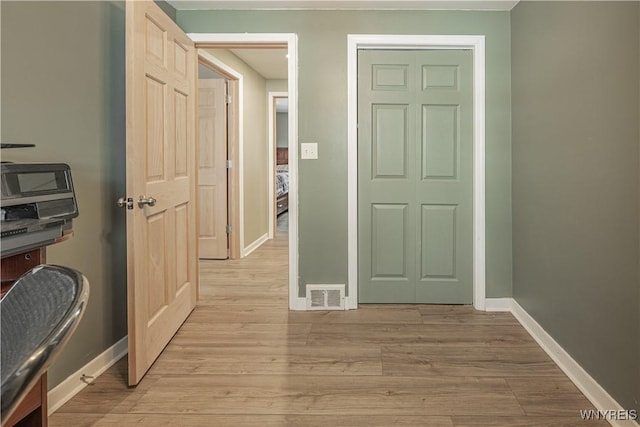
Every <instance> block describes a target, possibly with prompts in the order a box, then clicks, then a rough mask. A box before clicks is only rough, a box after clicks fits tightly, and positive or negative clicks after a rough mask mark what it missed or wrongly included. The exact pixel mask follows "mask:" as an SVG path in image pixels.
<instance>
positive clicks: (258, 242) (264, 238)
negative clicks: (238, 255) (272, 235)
mask: <svg viewBox="0 0 640 427" xmlns="http://www.w3.org/2000/svg"><path fill="white" fill-rule="evenodd" d="M267 240H269V233H264V234H263V235H262V236H260V237H258V238H257V239H256V241H255V242H253V243H251V244H250V245H248V246H246V247H245V248H244V249H243V250H242V256H243V257H246V256H249V254H251V252H253V251H255V250H256V249H258V248H259V247H260V246H262V244H263V243H264V242H266V241H267Z"/></svg>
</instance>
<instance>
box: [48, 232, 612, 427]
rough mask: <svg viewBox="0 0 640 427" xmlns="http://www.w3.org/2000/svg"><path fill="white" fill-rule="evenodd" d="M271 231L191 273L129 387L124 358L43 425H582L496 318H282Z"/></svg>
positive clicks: (407, 310) (517, 337)
mask: <svg viewBox="0 0 640 427" xmlns="http://www.w3.org/2000/svg"><path fill="white" fill-rule="evenodd" d="M286 254H287V242H286V235H284V234H281V235H280V238H279V239H278V240H275V241H269V242H267V243H266V244H265V245H263V246H262V247H261V248H260V249H258V250H257V251H256V252H254V253H253V254H252V255H251V256H249V257H248V258H245V259H242V260H238V261H223V262H221V261H205V262H202V263H201V266H200V268H201V277H202V291H201V296H200V301H199V304H198V307H197V308H196V309H195V311H194V312H193V314H192V315H191V316H190V317H189V319H188V320H187V321H186V323H185V324H184V325H183V327H182V328H181V330H180V331H179V332H178V333H177V335H176V336H175V337H174V339H173V340H172V341H171V343H170V344H169V346H168V347H167V348H166V349H165V351H164V352H163V354H162V355H161V356H160V358H159V359H158V360H157V361H156V363H155V364H154V366H153V367H152V368H151V370H150V371H149V373H148V374H147V376H146V377H145V378H144V380H143V381H142V382H141V383H140V385H139V386H138V387H136V388H131V389H130V388H127V386H126V360H122V361H120V362H118V363H117V364H116V365H115V366H114V367H113V368H111V369H110V370H108V371H107V372H106V373H105V374H103V375H102V376H101V377H99V378H98V379H97V380H96V381H95V382H94V384H93V385H91V386H89V387H87V388H86V389H85V390H84V391H82V392H81V393H80V394H78V395H77V396H76V397H74V398H73V399H72V400H71V401H69V402H68V403H67V404H66V405H64V406H63V407H62V408H61V409H59V410H58V411H57V412H56V413H55V414H54V415H53V416H52V417H51V418H50V425H51V426H64V427H68V426H153V427H155V426H174V427H175V426H187V427H188V426H239V427H249V426H252V427H254V426H255V427H258V426H259V427H263V426H267V427H268V426H309V427H311V426H316V427H320V426H354V427H357V426H380V427H382V426H554V427H555V426H580V425H584V424H588V425H602V426H606V425H608V424H607V423H606V422H602V421H601V422H589V423H585V422H583V421H581V420H580V417H579V410H581V409H590V408H592V405H591V404H590V403H589V402H588V401H587V400H586V399H585V397H584V396H583V395H582V394H581V393H580V392H579V391H578V390H577V389H576V387H575V386H574V385H573V384H572V383H571V382H570V381H569V380H568V378H567V377H566V376H565V375H564V374H563V373H562V372H561V371H560V370H559V369H558V368H557V367H556V366H555V365H554V364H553V362H552V361H551V360H550V359H549V357H548V356H547V355H546V354H545V353H544V352H543V351H542V349H540V348H539V347H538V346H537V345H536V343H535V342H534V341H533V339H532V338H531V337H530V336H529V335H528V334H527V332H526V331H525V330H524V329H523V328H522V327H521V326H520V325H519V324H518V322H517V321H516V320H515V319H514V318H513V317H512V316H511V315H510V314H507V313H483V312H476V311H474V310H473V309H472V308H470V307H463V306H411V305H385V306H376V305H366V306H361V307H360V309H358V310H355V311H347V312H337V311H331V312H289V311H288V310H287V255H286Z"/></svg>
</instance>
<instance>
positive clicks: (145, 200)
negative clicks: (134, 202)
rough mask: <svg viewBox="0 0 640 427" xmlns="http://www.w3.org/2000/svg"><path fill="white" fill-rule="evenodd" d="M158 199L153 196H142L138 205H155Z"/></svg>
mask: <svg viewBox="0 0 640 427" xmlns="http://www.w3.org/2000/svg"><path fill="white" fill-rule="evenodd" d="M156 201H157V200H156V199H154V198H153V197H147V196H140V197H139V198H138V207H143V206H144V205H149V206H155V205H156Z"/></svg>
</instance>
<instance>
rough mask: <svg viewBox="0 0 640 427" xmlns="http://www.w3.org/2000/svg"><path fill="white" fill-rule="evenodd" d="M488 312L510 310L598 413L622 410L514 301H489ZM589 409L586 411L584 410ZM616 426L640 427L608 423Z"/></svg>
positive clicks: (616, 421)
mask: <svg viewBox="0 0 640 427" xmlns="http://www.w3.org/2000/svg"><path fill="white" fill-rule="evenodd" d="M487 311H509V312H511V313H512V314H513V316H514V317H515V318H516V319H517V320H518V322H520V324H521V325H522V326H523V327H524V328H525V329H526V331H527V332H529V334H530V335H531V336H532V337H533V339H534V340H535V341H536V342H537V343H538V344H539V345H540V347H542V349H543V350H544V351H545V352H546V353H547V354H548V355H549V357H551V359H552V360H553V361H554V362H555V363H556V365H558V367H559V368H560V369H561V370H562V371H563V372H564V373H565V374H566V375H567V376H568V377H569V379H570V380H571V381H572V382H573V383H574V384H575V385H576V387H578V389H579V390H580V391H581V392H582V393H583V394H584V395H585V396H586V398H587V399H589V401H590V402H591V403H592V404H593V406H595V408H596V409H597V410H599V411H610V410H616V411H618V410H619V411H623V410H625V409H627V408H623V407H622V406H621V405H620V404H619V403H618V402H617V401H616V400H615V399H614V398H613V397H611V396H610V395H609V393H607V391H606V390H605V389H604V388H602V386H601V385H600V384H598V382H597V381H596V380H595V379H593V377H592V376H591V375H589V374H588V373H587V371H585V370H584V369H583V368H582V366H580V364H578V362H576V361H575V360H574V359H573V358H572V357H571V355H569V353H567V352H566V351H565V350H564V349H563V348H562V346H560V344H558V343H557V342H556V340H554V339H553V337H551V335H549V334H548V333H547V331H545V330H544V329H543V328H542V326H540V324H539V323H538V322H537V321H536V320H535V319H534V318H533V317H531V315H530V314H529V313H527V311H526V310H525V309H524V308H522V306H520V304H518V302H517V301H516V300H515V299H513V298H487ZM585 409H586V408H585ZM608 421H609V423H610V424H611V425H612V426H614V427H639V424H638V423H637V422H635V421H630V420H628V421H623V420H608Z"/></svg>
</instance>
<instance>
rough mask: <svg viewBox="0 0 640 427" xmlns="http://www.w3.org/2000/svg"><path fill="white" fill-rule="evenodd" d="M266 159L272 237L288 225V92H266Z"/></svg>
mask: <svg viewBox="0 0 640 427" xmlns="http://www.w3.org/2000/svg"><path fill="white" fill-rule="evenodd" d="M268 108H269V147H270V154H269V162H270V166H271V170H270V176H271V177H272V178H273V185H272V186H271V192H270V195H269V197H270V199H271V200H273V209H272V211H271V212H270V218H269V223H270V229H269V236H270V237H271V238H283V237H286V234H287V233H288V229H289V96H288V92H269V95H268Z"/></svg>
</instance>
